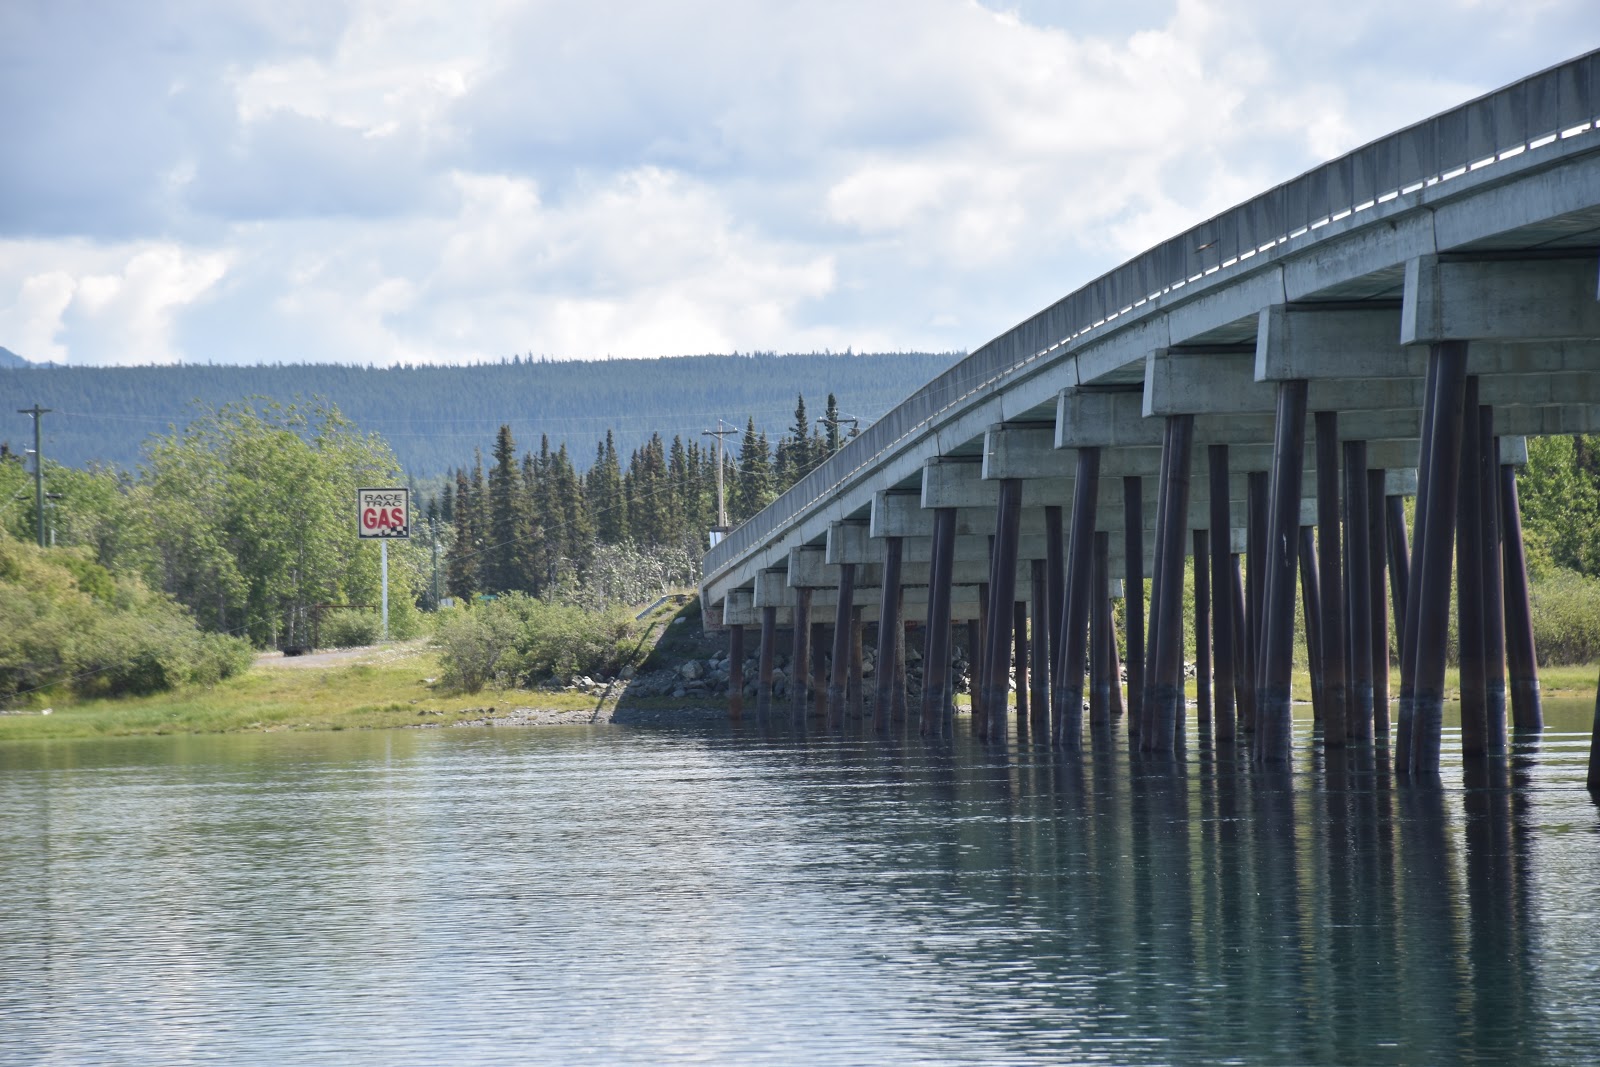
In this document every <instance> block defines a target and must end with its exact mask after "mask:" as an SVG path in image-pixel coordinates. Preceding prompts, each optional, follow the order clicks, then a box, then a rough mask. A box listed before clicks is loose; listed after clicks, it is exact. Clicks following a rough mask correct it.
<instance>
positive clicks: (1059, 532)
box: [1041, 504, 1067, 736]
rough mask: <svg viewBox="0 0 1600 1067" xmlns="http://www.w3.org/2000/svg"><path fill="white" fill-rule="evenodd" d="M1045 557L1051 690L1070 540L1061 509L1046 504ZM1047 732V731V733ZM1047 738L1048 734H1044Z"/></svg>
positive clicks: (1047, 711) (1047, 680) (1047, 682)
mask: <svg viewBox="0 0 1600 1067" xmlns="http://www.w3.org/2000/svg"><path fill="white" fill-rule="evenodd" d="M1044 556H1045V560H1044V563H1045V586H1046V587H1045V601H1044V610H1045V629H1044V635H1043V636H1044V642H1045V657H1044V658H1045V663H1047V664H1048V666H1047V667H1046V668H1045V677H1044V684H1045V690H1046V692H1049V691H1050V687H1051V685H1052V684H1053V683H1054V681H1055V679H1054V678H1053V676H1052V675H1051V672H1052V671H1054V670H1055V669H1056V657H1058V656H1060V655H1061V606H1062V605H1063V604H1065V603H1066V602H1067V541H1066V534H1065V533H1064V532H1063V529H1062V524H1061V507H1060V505H1057V504H1047V505H1045V509H1044ZM1050 714H1051V713H1050V708H1049V701H1048V700H1047V701H1046V702H1045V716H1046V718H1048V717H1049V716H1050ZM1047 733H1048V731H1047ZM1041 736H1045V735H1041Z"/></svg>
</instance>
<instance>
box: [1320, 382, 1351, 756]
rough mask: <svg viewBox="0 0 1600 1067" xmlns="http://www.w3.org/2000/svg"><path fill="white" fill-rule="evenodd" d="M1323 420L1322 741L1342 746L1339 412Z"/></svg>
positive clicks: (1344, 668) (1345, 693) (1345, 715)
mask: <svg viewBox="0 0 1600 1067" xmlns="http://www.w3.org/2000/svg"><path fill="white" fill-rule="evenodd" d="M1316 423H1317V584H1318V586H1320V587H1321V590H1322V625H1321V626H1320V627H1319V628H1318V630H1317V643H1318V644H1319V645H1321V646H1322V695H1323V702H1322V703H1323V708H1322V743H1323V744H1324V745H1326V746H1330V747H1333V748H1338V747H1340V746H1341V745H1343V744H1344V743H1345V738H1346V737H1347V736H1348V734H1349V727H1348V726H1347V723H1348V721H1349V715H1350V712H1349V701H1350V697H1349V690H1350V668H1349V665H1348V663H1347V662H1346V660H1345V648H1346V645H1345V602H1344V578H1343V575H1342V574H1341V573H1340V566H1339V564H1340V559H1341V556H1342V551H1341V549H1340V544H1339V541H1340V538H1339V413H1338V412H1336V411H1319V412H1317V414H1316Z"/></svg>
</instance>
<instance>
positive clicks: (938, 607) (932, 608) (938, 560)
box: [922, 508, 956, 737]
mask: <svg viewBox="0 0 1600 1067" xmlns="http://www.w3.org/2000/svg"><path fill="white" fill-rule="evenodd" d="M955 525H956V510H955V508H939V509H937V510H936V511H935V512H934V521H933V559H932V561H931V562H932V570H931V572H930V573H929V576H928V622H927V628H926V631H925V637H924V639H923V644H924V646H925V648H924V650H923V654H922V735H923V736H924V737H948V736H949V733H950V721H949V712H950V571H951V568H952V566H953V563H954V559H955V547H956V545H955Z"/></svg>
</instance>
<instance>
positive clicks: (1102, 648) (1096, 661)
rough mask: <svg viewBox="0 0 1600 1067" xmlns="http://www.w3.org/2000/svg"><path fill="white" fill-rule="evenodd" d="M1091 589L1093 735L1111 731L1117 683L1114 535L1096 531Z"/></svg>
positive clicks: (1090, 667)
mask: <svg viewBox="0 0 1600 1067" xmlns="http://www.w3.org/2000/svg"><path fill="white" fill-rule="evenodd" d="M1091 570H1092V573H1093V578H1092V589H1091V590H1090V594H1089V727H1090V730H1091V731H1092V732H1093V734H1094V737H1095V738H1096V739H1097V740H1098V739H1099V738H1100V737H1102V736H1104V735H1106V734H1108V733H1110V731H1111V690H1112V688H1113V687H1115V686H1116V684H1117V680H1116V675H1114V674H1113V673H1112V669H1113V668H1112V664H1113V663H1115V662H1116V653H1115V651H1114V650H1113V649H1112V648H1111V644H1110V643H1112V642H1115V641H1116V639H1117V636H1116V634H1115V633H1113V632H1112V628H1111V535H1110V534H1108V533H1105V532H1103V531H1100V530H1096V531H1095V534H1094V560H1093V562H1092V564H1091Z"/></svg>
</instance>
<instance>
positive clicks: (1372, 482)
mask: <svg viewBox="0 0 1600 1067" xmlns="http://www.w3.org/2000/svg"><path fill="white" fill-rule="evenodd" d="M1386 477H1387V472H1386V471H1384V470H1381V469H1376V470H1369V471H1367V608H1368V611H1369V613H1370V614H1369V615H1368V618H1369V619H1370V620H1371V621H1370V622H1368V624H1367V625H1368V628H1369V631H1370V633H1369V636H1370V638H1371V646H1370V647H1371V649H1372V651H1371V652H1370V653H1369V655H1370V656H1371V660H1372V737H1373V740H1375V741H1383V742H1384V743H1385V744H1387V743H1388V741H1389V611H1388V605H1387V604H1386V603H1385V602H1384V580H1385V579H1384V570H1385V560H1386V559H1387V558H1388V536H1387V534H1386V532H1385V524H1384V514H1383V511H1384V508H1383V490H1384V482H1385V479H1386Z"/></svg>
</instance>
